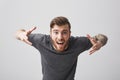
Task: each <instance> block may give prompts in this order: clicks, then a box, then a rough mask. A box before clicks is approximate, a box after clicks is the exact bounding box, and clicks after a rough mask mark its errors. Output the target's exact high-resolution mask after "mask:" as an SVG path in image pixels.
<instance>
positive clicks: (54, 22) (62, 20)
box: [50, 16, 71, 29]
mask: <svg viewBox="0 0 120 80" xmlns="http://www.w3.org/2000/svg"><path fill="white" fill-rule="evenodd" d="M66 24H68V26H69V28H70V29H71V24H70V22H69V20H68V19H67V18H66V17H63V16H59V17H55V18H54V19H53V20H52V21H51V23H50V28H53V26H54V25H58V26H62V25H66Z"/></svg>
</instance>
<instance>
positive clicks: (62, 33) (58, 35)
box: [16, 25, 102, 55]
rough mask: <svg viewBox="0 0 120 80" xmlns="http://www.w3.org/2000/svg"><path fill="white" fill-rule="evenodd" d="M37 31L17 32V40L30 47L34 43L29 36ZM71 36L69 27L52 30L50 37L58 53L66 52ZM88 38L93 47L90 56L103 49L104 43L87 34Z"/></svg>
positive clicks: (32, 29)
mask: <svg viewBox="0 0 120 80" xmlns="http://www.w3.org/2000/svg"><path fill="white" fill-rule="evenodd" d="M35 29H36V27H33V28H30V29H28V30H18V31H17V32H16V38H17V39H18V40H21V41H23V42H25V43H27V44H29V45H32V43H31V42H30V41H29V40H28V35H29V34H31V33H32V32H33V31H34V30H35ZM70 35H71V31H70V29H69V27H68V25H62V26H58V25H54V27H53V28H52V29H51V30H50V36H51V39H52V43H53V47H54V49H55V50H56V51H58V52H62V51H64V50H65V49H66V48H67V47H68V40H69V38H70ZM87 38H88V39H89V40H90V42H91V43H92V45H93V46H92V47H91V49H90V51H89V54H90V55H91V54H93V53H94V52H96V51H97V50H99V49H100V48H101V47H102V43H101V42H99V41H95V40H94V38H92V37H91V36H90V35H89V34H87Z"/></svg>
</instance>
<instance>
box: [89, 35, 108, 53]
mask: <svg viewBox="0 0 120 80" xmlns="http://www.w3.org/2000/svg"><path fill="white" fill-rule="evenodd" d="M87 37H88V39H89V40H90V42H91V43H92V45H93V46H92V47H91V49H90V52H89V53H90V55H91V54H93V53H94V52H95V51H97V50H99V49H100V48H101V47H103V46H104V45H106V43H107V40H108V38H107V36H105V35H103V34H98V35H96V36H94V37H91V36H90V35H87Z"/></svg>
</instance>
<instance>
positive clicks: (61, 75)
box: [29, 34, 92, 80]
mask: <svg viewBox="0 0 120 80" xmlns="http://www.w3.org/2000/svg"><path fill="white" fill-rule="evenodd" d="M29 41H31V42H32V46H34V47H35V48H36V49H38V51H39V52H40V54H41V62H42V73H43V80H74V75H75V71H76V65H77V58H78V55H79V54H80V53H82V52H83V51H85V50H88V49H89V48H90V47H91V46H92V44H91V43H90V41H89V39H88V38H87V37H73V36H71V37H70V39H69V47H68V48H67V49H66V50H65V51H64V52H57V51H56V50H55V49H54V48H53V46H52V43H51V38H50V36H49V35H44V34H30V35H29Z"/></svg>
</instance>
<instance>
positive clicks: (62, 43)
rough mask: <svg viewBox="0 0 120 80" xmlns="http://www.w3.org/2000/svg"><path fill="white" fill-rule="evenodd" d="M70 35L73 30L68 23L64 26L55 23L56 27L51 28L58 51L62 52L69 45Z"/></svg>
mask: <svg viewBox="0 0 120 80" xmlns="http://www.w3.org/2000/svg"><path fill="white" fill-rule="evenodd" d="M70 35H71V31H70V29H69V27H68V25H67V24H66V25H62V26H58V25H54V27H53V28H51V30H50V37H51V39H52V43H53V47H54V48H55V50H56V51H58V52H62V51H64V50H65V49H66V48H67V47H68V40H69V38H70Z"/></svg>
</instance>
